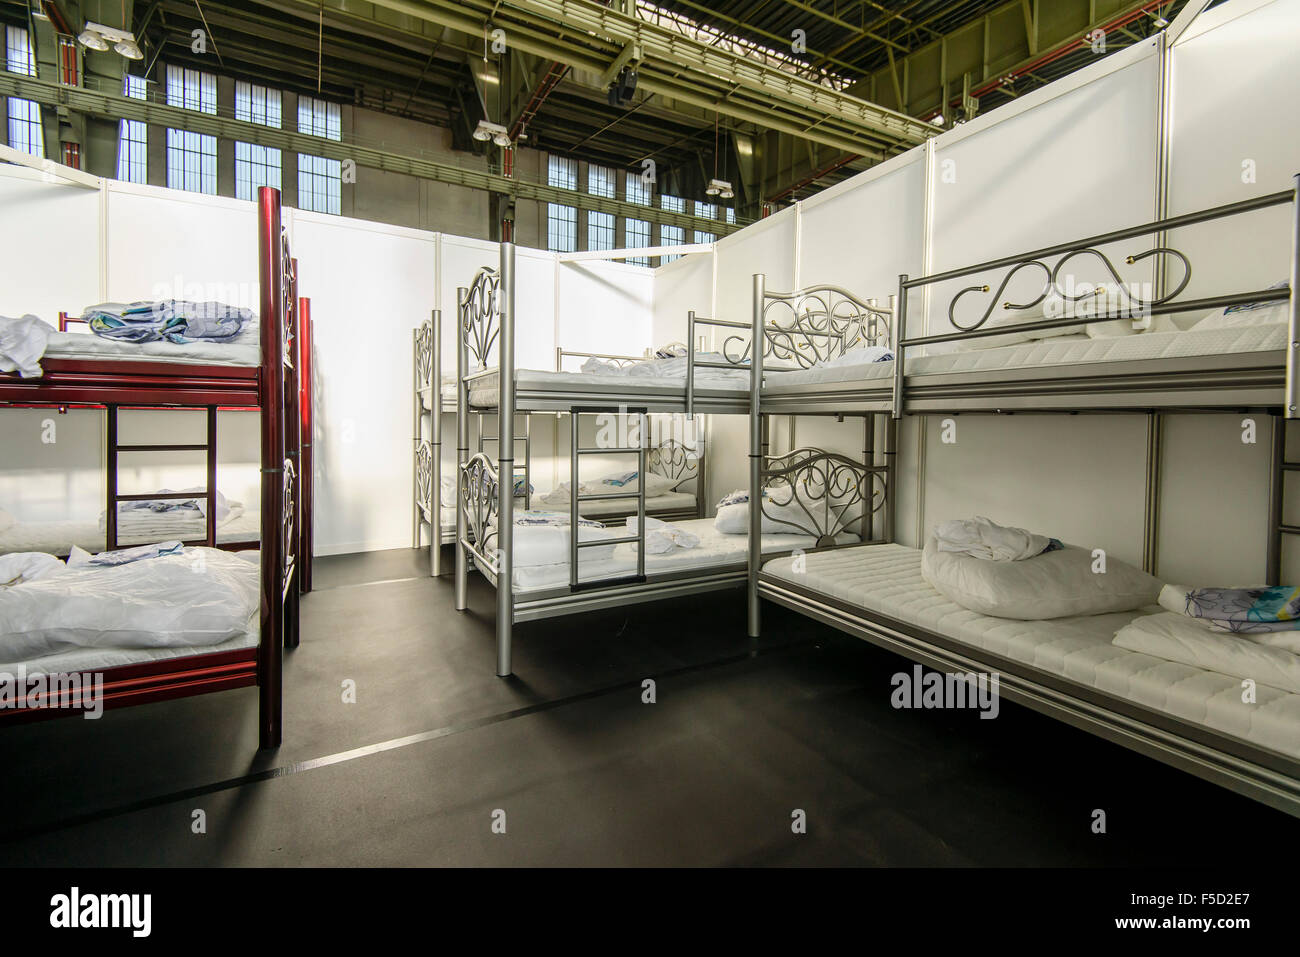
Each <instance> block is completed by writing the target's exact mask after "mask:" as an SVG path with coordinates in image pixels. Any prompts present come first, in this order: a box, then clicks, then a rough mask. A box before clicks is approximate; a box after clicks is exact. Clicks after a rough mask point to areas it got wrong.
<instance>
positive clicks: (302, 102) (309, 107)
mask: <svg viewBox="0 0 1300 957" xmlns="http://www.w3.org/2000/svg"><path fill="white" fill-rule="evenodd" d="M342 115H343V111H342V109H341V108H340V107H339V105H338V104H337V103H326V102H325V101H324V100H318V99H316V98H315V97H313V96H300V97H298V132H299V133H307V134H309V135H311V136H323V137H325V138H326V139H330V140H341V139H343V121H342Z"/></svg>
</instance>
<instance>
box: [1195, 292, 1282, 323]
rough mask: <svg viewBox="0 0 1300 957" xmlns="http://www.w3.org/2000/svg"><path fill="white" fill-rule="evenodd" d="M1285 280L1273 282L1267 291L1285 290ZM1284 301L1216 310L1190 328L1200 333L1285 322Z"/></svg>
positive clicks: (1247, 304)
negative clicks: (1208, 330)
mask: <svg viewBox="0 0 1300 957" xmlns="http://www.w3.org/2000/svg"><path fill="white" fill-rule="evenodd" d="M1286 286H1287V280H1285V279H1283V280H1282V281H1280V282H1275V283H1273V285H1271V286H1269V287H1268V288H1269V289H1285V288H1286ZM1286 311H1287V303H1286V300H1280V301H1278V302H1246V303H1242V304H1241V305H1239V306H1225V307H1224V308H1222V309H1216V310H1215V311H1214V312H1212V313H1210V314H1209V315H1208V316H1206V317H1205V318H1203V319H1201V321H1200V322H1198V323H1196V325H1194V326H1192V328H1193V329H1196V330H1197V331H1200V330H1202V329H1241V328H1244V327H1246V326H1268V325H1272V324H1273V323H1275V322H1286V319H1287V314H1286Z"/></svg>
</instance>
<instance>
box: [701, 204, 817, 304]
mask: <svg viewBox="0 0 1300 957" xmlns="http://www.w3.org/2000/svg"><path fill="white" fill-rule="evenodd" d="M797 220H798V208H797V207H795V206H791V207H788V208H787V209H783V210H781V212H779V213H776V214H775V215H773V216H769V217H768V218H767V219H762V220H759V221H758V222H757V223H754V224H753V225H752V226H747V227H745V228H744V229H742V230H740V232H736V233H732V234H731V235H730V236H725V237H723V238H722V239H720V240H718V242H717V243H716V244H714V255H715V256H716V257H717V270H718V272H717V280H716V292H715V301H714V306H713V312H714V318H717V319H726V320H728V321H730V322H748V321H749V320H750V319H751V318H752V316H753V301H754V297H753V295H752V290H753V288H754V286H753V275H754V273H760V272H761V273H763V274H764V275H765V276H766V277H767V287H768V288H769V289H771V290H773V291H781V292H789V291H790V290H791V289H793V288H794V287H795V283H796V277H795V261H796V255H795V240H796V236H797V229H796V223H797Z"/></svg>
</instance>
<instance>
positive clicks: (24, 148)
mask: <svg viewBox="0 0 1300 957" xmlns="http://www.w3.org/2000/svg"><path fill="white" fill-rule="evenodd" d="M9 145H10V146H12V147H13V148H14V149H16V150H18V151H19V152H22V153H30V154H31V155H32V156H41V157H43V156H45V138H44V135H43V134H42V133H41V107H40V105H39V104H37V103H33V102H32V101H31V100H20V99H18V98H16V97H10V98H9Z"/></svg>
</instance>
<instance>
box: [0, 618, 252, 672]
mask: <svg viewBox="0 0 1300 957" xmlns="http://www.w3.org/2000/svg"><path fill="white" fill-rule="evenodd" d="M260 618H261V615H260V612H255V613H254V614H253V615H252V616H251V617H250V618H249V619H248V630H247V631H245V632H244V634H242V635H238V636H236V637H234V638H231V639H229V640H227V641H223V642H221V643H220V644H216V645H206V646H200V647H194V648H77V649H74V650H72V651H63V652H60V653H59V654H57V655H45V656H43V657H41V658H31V659H29V660H27V661H24V662H21V664H22V665H23V667H24V668H26V669H27V674H28V675H56V674H67V673H69V672H73V671H103V670H105V669H107V668H117V667H120V666H121V665H134V664H139V663H141V662H144V661H164V660H166V659H169V658H183V657H186V656H190V655H211V654H215V653H217V652H219V651H237V650H238V649H240V648H255V647H257V643H258V636H259V635H260V634H261V621H260ZM18 665H19V662H9V663H7V664H0V672H7V673H9V674H11V675H12V674H14V673H15V670H16V669H17V667H18Z"/></svg>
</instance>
